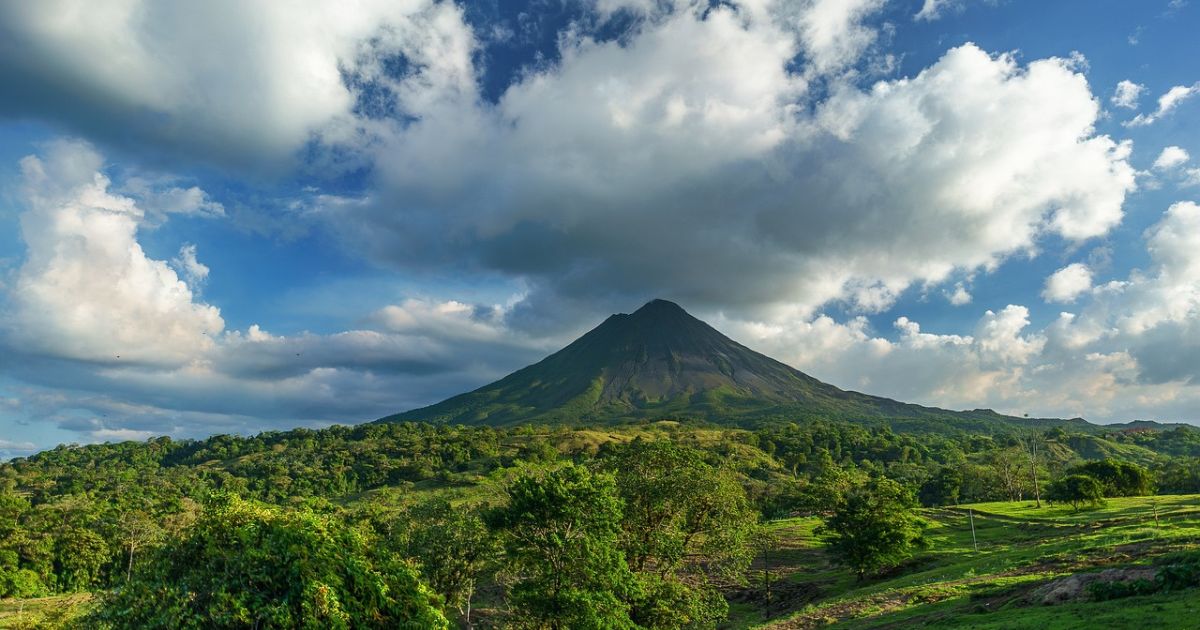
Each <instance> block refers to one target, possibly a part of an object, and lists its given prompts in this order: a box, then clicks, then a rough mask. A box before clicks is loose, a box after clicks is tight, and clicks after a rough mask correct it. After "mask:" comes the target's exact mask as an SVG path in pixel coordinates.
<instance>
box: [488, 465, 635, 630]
mask: <svg viewBox="0 0 1200 630" xmlns="http://www.w3.org/2000/svg"><path fill="white" fill-rule="evenodd" d="M507 495H508V504H507V505H505V506H503V507H498V508H495V509H493V510H492V511H491V512H490V513H489V515H488V521H489V524H490V525H491V526H492V527H493V528H494V529H495V530H497V531H498V532H500V533H501V536H502V539H503V543H504V546H505V550H506V558H507V560H508V563H509V567H510V569H511V570H512V573H513V575H514V576H516V581H515V583H514V584H513V585H512V586H511V587H510V593H509V603H510V605H511V606H512V608H513V612H514V614H515V615H516V617H517V618H518V620H519V622H520V623H521V624H522V625H523V626H525V627H530V628H551V629H553V630H565V629H567V628H570V629H578V630H590V629H595V630H601V629H620V628H633V627H635V626H634V624H633V622H632V621H631V620H630V618H629V605H628V604H627V603H626V602H627V601H628V599H630V596H631V595H632V591H633V590H634V588H635V579H634V576H633V574H632V573H631V572H630V571H629V568H628V566H627V565H626V564H625V558H624V555H623V554H622V553H621V550H620V548H619V547H618V542H619V539H620V534H621V512H622V504H621V499H620V498H619V497H618V496H617V489H616V485H615V484H614V483H613V479H612V477H611V476H610V475H606V474H593V473H591V472H589V471H588V470H587V469H586V468H584V467H582V466H578V465H575V464H566V465H564V466H562V467H560V468H557V469H554V470H549V471H530V472H527V473H524V474H521V475H520V476H518V477H517V478H516V479H515V480H514V481H513V482H512V483H511V484H509V486H508V488H507Z"/></svg>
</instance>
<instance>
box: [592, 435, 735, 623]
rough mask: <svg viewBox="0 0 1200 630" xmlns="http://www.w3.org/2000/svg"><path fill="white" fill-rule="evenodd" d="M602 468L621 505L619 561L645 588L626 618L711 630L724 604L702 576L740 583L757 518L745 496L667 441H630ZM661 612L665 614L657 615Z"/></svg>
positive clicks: (689, 451)
mask: <svg viewBox="0 0 1200 630" xmlns="http://www.w3.org/2000/svg"><path fill="white" fill-rule="evenodd" d="M606 466H607V467H608V468H610V469H611V470H612V471H613V474H614V475H615V476H616V480H617V489H618V491H619V492H620V495H621V498H622V499H623V500H624V502H625V517H624V519H623V521H622V539H621V540H622V547H623V549H624V551H625V554H626V559H627V560H628V562H629V566H630V568H631V569H633V570H634V571H636V572H638V573H639V575H640V576H642V582H643V584H645V585H646V588H645V589H643V592H642V597H641V598H640V599H639V600H637V601H635V602H634V605H633V617H634V620H635V621H637V622H639V623H640V624H642V625H645V626H649V627H656V628H678V627H706V626H712V625H715V624H716V622H717V621H719V620H720V619H723V618H724V617H725V615H726V614H727V612H728V606H727V604H726V603H725V600H724V598H722V597H721V596H720V594H719V593H717V592H716V589H715V588H713V587H712V585H711V584H710V583H709V578H708V575H709V574H710V573H713V572H723V573H724V574H726V575H727V576H734V577H741V575H742V573H743V572H744V571H745V569H746V568H747V567H748V566H749V564H750V560H751V559H752V558H753V555H754V552H755V549H754V543H755V533H756V530H757V527H758V514H757V513H756V512H755V511H754V510H753V509H751V507H750V505H749V502H748V501H747V499H746V492H745V490H743V489H742V486H741V485H740V484H739V483H738V482H737V480H736V479H734V478H733V476H732V475H731V474H730V473H729V472H728V471H724V470H721V469H718V468H715V467H713V466H710V465H709V464H707V463H706V462H705V461H704V458H703V454H702V453H701V452H700V451H698V450H696V449H693V448H690V447H687V446H681V445H678V444H674V443H672V442H670V441H667V440H651V441H647V440H640V439H639V440H635V441H634V442H632V443H631V444H628V445H626V446H624V447H623V448H621V449H619V450H618V451H617V453H616V455H615V456H613V457H611V458H609V460H608V461H607V462H606ZM665 609H669V610H671V611H672V612H671V614H669V615H662V614H659V612H658V611H662V610H665Z"/></svg>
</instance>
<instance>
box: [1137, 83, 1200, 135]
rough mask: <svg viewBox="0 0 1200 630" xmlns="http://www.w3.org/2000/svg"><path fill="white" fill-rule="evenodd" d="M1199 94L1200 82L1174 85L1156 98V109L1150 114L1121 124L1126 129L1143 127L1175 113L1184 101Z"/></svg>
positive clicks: (1141, 115)
mask: <svg viewBox="0 0 1200 630" xmlns="http://www.w3.org/2000/svg"><path fill="white" fill-rule="evenodd" d="M1197 94H1200V81H1198V82H1196V83H1193V84H1192V85H1176V86H1175V87H1172V88H1171V89H1169V90H1167V91H1166V93H1165V94H1163V95H1162V96H1160V97H1158V109H1156V110H1155V111H1154V112H1153V113H1151V114H1138V115H1137V116H1135V117H1134V118H1132V119H1131V120H1128V121H1126V122H1124V123H1122V124H1124V125H1125V126H1126V127H1145V126H1146V125H1151V124H1154V123H1155V122H1157V121H1158V120H1161V119H1162V118H1163V117H1164V116H1167V115H1169V114H1170V113H1171V112H1173V111H1175V109H1176V108H1177V107H1179V106H1180V105H1181V104H1182V103H1183V102H1184V101H1186V100H1188V99H1190V98H1192V97H1193V96H1195V95H1197Z"/></svg>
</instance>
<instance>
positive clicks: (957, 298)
mask: <svg viewBox="0 0 1200 630" xmlns="http://www.w3.org/2000/svg"><path fill="white" fill-rule="evenodd" d="M946 299H947V300H949V301H950V303H951V304H953V305H954V306H963V305H966V304H970V303H971V300H972V297H971V292H970V291H968V290H967V289H966V287H964V286H963V283H961V282H959V283H957V284H955V285H954V291H950V292H947V293H946Z"/></svg>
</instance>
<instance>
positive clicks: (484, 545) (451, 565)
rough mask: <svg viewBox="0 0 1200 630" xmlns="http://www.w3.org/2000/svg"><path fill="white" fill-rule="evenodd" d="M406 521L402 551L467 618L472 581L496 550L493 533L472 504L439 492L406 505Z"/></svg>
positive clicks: (474, 580) (472, 590)
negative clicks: (458, 503) (456, 504)
mask: <svg viewBox="0 0 1200 630" xmlns="http://www.w3.org/2000/svg"><path fill="white" fill-rule="evenodd" d="M407 524H408V527H407V534H408V536H407V540H406V541H404V544H403V552H404V553H405V555H406V556H407V557H409V558H412V559H414V560H416V562H417V563H418V565H419V567H420V569H421V576H422V577H423V578H424V579H425V581H426V582H427V583H428V584H429V586H430V587H432V588H433V590H434V591H435V592H437V593H438V594H439V595H441V596H442V597H444V598H445V599H446V603H448V604H450V605H452V606H454V607H456V608H457V609H458V612H459V614H461V615H462V616H463V617H464V619H465V620H466V621H467V623H468V624H469V623H470V621H471V597H472V595H473V594H474V592H475V584H476V581H477V580H478V578H479V577H480V576H481V575H482V574H483V573H484V572H485V571H487V569H488V568H489V567H490V565H491V563H492V561H493V558H494V556H495V554H496V552H497V551H498V549H497V548H496V547H497V546H496V541H495V537H494V536H493V535H492V533H491V532H490V531H488V528H487V526H486V525H485V524H484V522H483V519H482V518H481V516H480V514H479V512H478V511H477V510H476V509H473V508H470V507H462V506H460V507H457V508H456V507H454V506H453V505H451V504H450V502H449V501H446V500H445V499H440V498H438V499H431V500H428V501H426V502H424V503H421V504H418V505H417V506H416V507H414V508H413V509H412V510H410V511H409V512H408V514H407Z"/></svg>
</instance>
